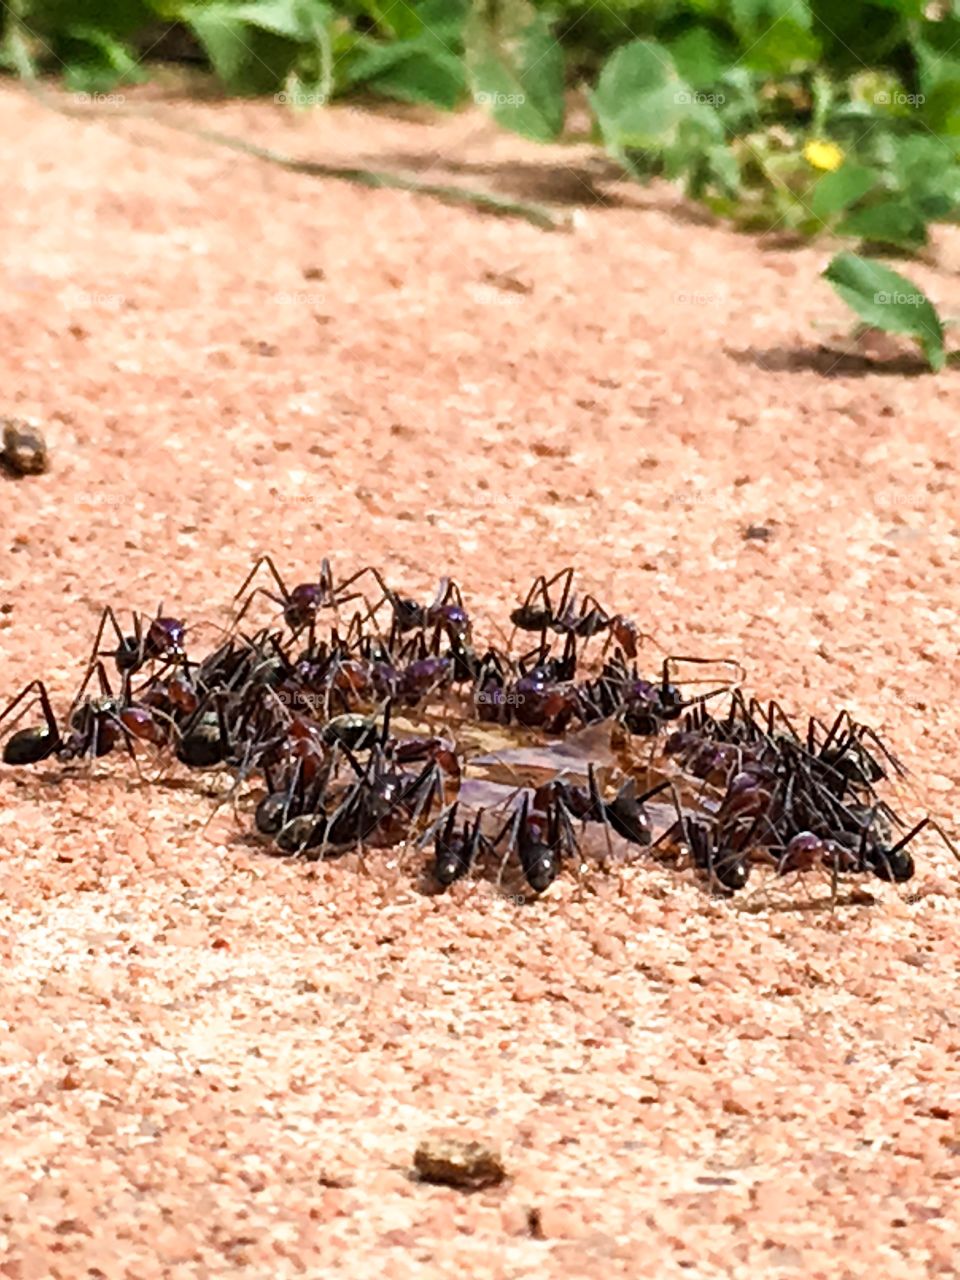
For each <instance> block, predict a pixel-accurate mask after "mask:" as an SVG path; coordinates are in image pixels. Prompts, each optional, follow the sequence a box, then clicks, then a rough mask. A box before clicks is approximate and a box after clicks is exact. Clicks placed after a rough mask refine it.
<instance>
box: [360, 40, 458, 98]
mask: <svg viewBox="0 0 960 1280" xmlns="http://www.w3.org/2000/svg"><path fill="white" fill-rule="evenodd" d="M342 79H343V82H344V83H345V84H352V85H358V84H363V85H365V86H366V87H367V88H369V89H372V90H373V91H374V92H375V93H381V94H383V95H385V96H386V97H388V98H397V99H399V100H400V101H402V102H427V103H430V104H432V105H433V106H437V107H444V108H446V109H448V110H449V109H452V108H453V107H455V106H456V105H457V103H458V102H459V101H460V99H461V98H462V97H463V94H464V92H465V90H466V77H465V75H464V71H463V64H462V62H461V60H460V59H459V58H457V57H455V56H454V55H453V54H452V53H450V52H449V51H448V50H447V49H445V48H444V47H443V45H441V44H440V43H439V42H438V41H437V40H436V38H435V37H434V36H433V35H432V34H431V33H427V32H425V33H424V34H423V35H421V36H417V37H416V39H414V40H404V41H399V42H397V43H396V44H377V43H374V42H372V41H371V42H370V43H369V44H367V45H365V46H364V47H362V49H361V51H360V52H359V53H358V55H357V56H356V57H354V58H353V59H352V60H351V61H350V63H349V64H348V66H347V67H346V69H345V72H344V75H343V77H342Z"/></svg>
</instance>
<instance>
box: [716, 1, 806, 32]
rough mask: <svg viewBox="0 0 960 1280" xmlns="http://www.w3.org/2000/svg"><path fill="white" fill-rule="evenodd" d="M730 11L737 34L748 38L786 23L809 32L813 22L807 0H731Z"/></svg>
mask: <svg viewBox="0 0 960 1280" xmlns="http://www.w3.org/2000/svg"><path fill="white" fill-rule="evenodd" d="M730 9H731V13H732V16H733V24H734V26H735V27H736V29H737V32H738V33H739V34H740V35H743V36H747V37H749V36H752V35H757V34H758V31H759V28H761V27H764V28H767V29H769V28H770V27H771V26H773V25H775V24H777V23H779V22H784V21H789V22H790V24H791V25H792V26H794V27H797V28H799V29H800V30H803V31H809V30H810V27H811V25H812V22H813V14H812V13H811V12H810V6H809V4H807V2H806V0H730Z"/></svg>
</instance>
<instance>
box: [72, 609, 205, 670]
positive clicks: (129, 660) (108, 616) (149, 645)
mask: <svg viewBox="0 0 960 1280" xmlns="http://www.w3.org/2000/svg"><path fill="white" fill-rule="evenodd" d="M131 616H132V618H133V635H124V633H123V630H122V629H121V627H120V624H119V623H118V622H117V616H116V614H115V613H114V611H113V609H112V608H111V607H110V606H109V605H107V607H106V608H105V609H104V610H103V612H102V613H101V615H100V624H99V626H98V627H97V634H96V638H95V640H94V642H93V658H92V659H91V661H96V659H97V658H98V657H100V656H101V655H108V656H109V657H111V658H113V660H114V663H115V664H116V667H117V670H118V671H119V672H120V674H121V675H134V674H135V673H136V672H137V671H139V670H140V669H141V668H142V667H144V666H146V664H147V663H148V662H154V661H156V662H178V661H181V660H183V659H185V658H186V650H185V648H184V640H185V638H186V633H187V628H186V625H185V624H184V623H183V622H181V620H180V619H179V618H171V617H166V616H165V615H164V612H163V605H162V604H161V605H160V607H159V608H158V609H157V613H156V617H154V618H151V619H150V623H149V626H148V627H147V628H146V631H144V619H143V617H142V616H141V615H140V614H139V613H134V614H132V615H131ZM108 622H109V624H110V626H111V627H112V628H113V632H114V635H115V636H116V640H117V647H116V649H112V650H111V649H107V650H103V649H101V648H100V644H101V642H102V640H103V633H104V631H105V629H106V626H107V623H108Z"/></svg>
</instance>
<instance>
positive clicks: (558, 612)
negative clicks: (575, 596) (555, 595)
mask: <svg viewBox="0 0 960 1280" xmlns="http://www.w3.org/2000/svg"><path fill="white" fill-rule="evenodd" d="M542 581H543V598H544V603H545V604H546V606H547V611H548V612H549V613H550V614H551V616H552V617H554V618H557V619H562V618H563V617H564V616H565V614H566V611H567V606H568V605H569V604H570V603H571V596H570V592H571V589H572V587H573V565H568V567H567V568H566V569H561V570H560V572H559V573H555V574H554V575H553V577H552V578H547V579H545V580H543V579H542ZM561 581H562V582H563V591H562V592H561V593H560V603H559V605H558V606H557V608H556V609H553V608H551V606H550V588H551V587H553V586H556V584H557V583H558V582H561Z"/></svg>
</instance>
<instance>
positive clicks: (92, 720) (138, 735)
mask: <svg viewBox="0 0 960 1280" xmlns="http://www.w3.org/2000/svg"><path fill="white" fill-rule="evenodd" d="M94 674H96V676H97V678H98V680H99V683H100V693H101V696H100V697H99V698H87V699H84V698H83V695H84V693H85V691H86V688H87V685H88V684H89V682H90V679H91V677H92V676H93V675H94ZM31 694H33V695H34V696H35V697H36V699H37V700H38V701H39V703H40V709H41V711H42V713H43V719H44V723H43V724H42V725H40V726H36V727H31V728H28V729H18V730H16V731H15V732H14V733H12V734H11V735H10V737H9V738H8V739H7V741H6V743H5V744H4V748H3V763H4V764H10V765H28V764H40V763H41V762H42V761H44V760H47V759H49V757H50V756H53V755H55V756H56V757H57V758H58V759H59V760H61V761H64V762H66V761H70V760H75V759H77V758H78V757H88V758H91V759H93V758H100V757H101V756H105V755H108V754H109V753H110V752H111V751H113V749H114V748H115V747H117V746H118V745H119V744H120V743H121V742H123V743H124V744H125V746H126V748H127V751H128V752H129V754H130V755H131V756H133V755H134V751H133V745H132V744H133V742H134V741H142V742H149V743H152V744H153V745H154V746H163V745H165V744H166V742H167V741H168V740H169V737H170V733H171V726H170V725H168V724H166V723H164V722H163V721H161V720H159V719H158V718H157V716H158V715H159V714H160V713H158V712H155V711H154V710H153V709H152V708H150V707H147V706H142V705H137V704H135V703H131V702H129V701H126V700H125V699H123V698H118V697H117V696H116V695H115V694H114V693H113V691H112V689H111V688H110V681H109V679H108V678H107V673H106V671H105V670H104V666H103V663H102V662H97V663H96V664H95V665H94V666H93V668H92V669H91V671H90V672H89V673H88V675H87V677H86V679H85V680H84V682H83V684H82V685H81V686H80V691H79V693H78V694H77V696H76V698H75V699H74V701H73V704H72V705H71V707H70V711H69V712H68V715H67V728H68V729H69V732H67V733H66V735H65V734H64V731H63V730H61V728H60V726H59V725H58V723H57V718H56V716H55V715H54V712H53V706H52V704H51V702H50V696H49V694H48V693H47V688H46V685H45V684H44V683H43V681H42V680H32V681H31V682H30V683H29V684H28V685H27V686H26V688H24V689H22V690H21V692H20V693H18V694H17V696H16V697H15V698H14V699H13V701H12V702H11V703H10V704H9V705H8V706H7V707H6V709H5V710H4V712H3V714H2V715H0V722H2V721H4V720H6V718H7V717H8V716H9V715H10V714H11V713H12V712H14V711H16V709H17V708H18V707H19V706H21V705H22V704H23V703H24V702H26V701H27V699H28V698H29V696H30V695H31ZM18 718H19V717H18Z"/></svg>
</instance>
